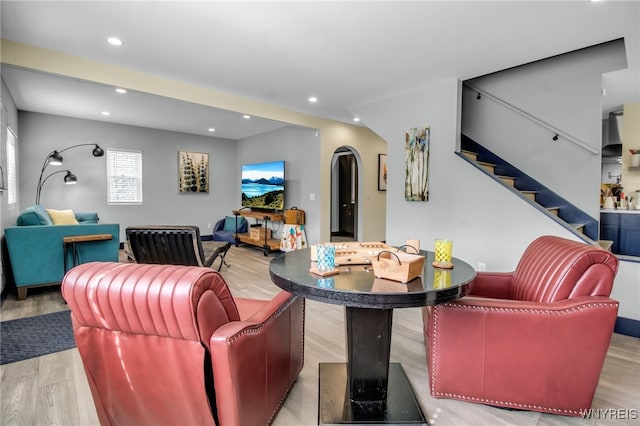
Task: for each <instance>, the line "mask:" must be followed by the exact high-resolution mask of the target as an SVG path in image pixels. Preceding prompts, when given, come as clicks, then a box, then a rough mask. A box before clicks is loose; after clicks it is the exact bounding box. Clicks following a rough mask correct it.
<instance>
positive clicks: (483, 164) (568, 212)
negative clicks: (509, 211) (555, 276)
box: [458, 135, 599, 245]
mask: <svg viewBox="0 0 640 426" xmlns="http://www.w3.org/2000/svg"><path fill="white" fill-rule="evenodd" d="M458 155H459V156H460V157H462V158H463V159H464V160H466V161H468V162H469V163H470V164H472V165H474V166H475V167H477V168H478V169H480V170H481V171H483V172H484V173H486V174H487V175H488V176H489V177H491V178H492V179H494V180H495V181H497V182H498V183H500V184H502V185H503V186H505V187H506V188H507V189H508V190H510V191H512V192H513V193H514V194H516V195H518V196H519V197H521V198H522V199H523V200H525V201H526V202H527V203H529V204H531V205H532V206H533V207H535V208H537V209H538V210H540V211H541V212H542V213H543V214H545V215H547V216H548V217H549V218H550V219H551V220H554V221H555V222H557V223H559V224H560V225H562V226H563V227H565V228H566V229H568V230H569V231H571V232H572V233H574V234H575V235H576V236H578V237H579V238H581V239H582V240H584V241H585V242H587V243H589V244H595V245H598V244H599V243H598V233H599V228H598V221H597V220H596V219H594V218H592V217H591V216H589V215H588V214H587V213H585V212H583V211H582V210H580V209H578V208H577V207H575V206H574V205H572V204H571V203H570V202H569V201H567V200H566V199H564V198H562V197H560V196H559V195H558V194H556V193H554V192H553V191H551V190H550V189H549V188H547V187H545V186H544V185H542V184H541V183H540V182H538V181H536V180H535V179H533V178H531V177H530V176H528V175H526V174H525V173H524V172H522V171H521V170H519V169H518V168H516V167H514V166H513V165H511V164H509V163H508V162H507V161H505V160H503V159H502V158H500V157H499V156H497V155H496V154H494V153H493V152H491V151H489V150H487V149H486V148H484V147H483V146H481V145H480V144H478V143H477V142H475V141H474V140H472V139H471V138H468V137H467V136H465V135H462V149H461V151H460V152H459V153H458Z"/></svg>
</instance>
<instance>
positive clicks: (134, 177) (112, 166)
mask: <svg viewBox="0 0 640 426" xmlns="http://www.w3.org/2000/svg"><path fill="white" fill-rule="evenodd" d="M107 203H108V204H142V152H141V151H123V150H107Z"/></svg>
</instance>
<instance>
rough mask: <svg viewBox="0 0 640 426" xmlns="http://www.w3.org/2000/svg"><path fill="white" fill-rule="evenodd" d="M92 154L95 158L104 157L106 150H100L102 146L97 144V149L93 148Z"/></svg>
mask: <svg viewBox="0 0 640 426" xmlns="http://www.w3.org/2000/svg"><path fill="white" fill-rule="evenodd" d="M92 153H93V156H94V157H102V156H103V155H104V149H102V148H100V145H98V144H96V146H95V148H93V151H92Z"/></svg>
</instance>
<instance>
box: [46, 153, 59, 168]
mask: <svg viewBox="0 0 640 426" xmlns="http://www.w3.org/2000/svg"><path fill="white" fill-rule="evenodd" d="M47 164H51V165H52V166H61V165H62V155H60V153H59V152H58V151H53V152H52V153H51V154H50V155H49V161H48V163H47Z"/></svg>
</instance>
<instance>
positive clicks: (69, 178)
mask: <svg viewBox="0 0 640 426" xmlns="http://www.w3.org/2000/svg"><path fill="white" fill-rule="evenodd" d="M64 183H66V184H67V185H74V184H76V183H78V178H77V177H76V175H74V174H73V173H71V172H70V171H69V170H67V174H66V175H64Z"/></svg>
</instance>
